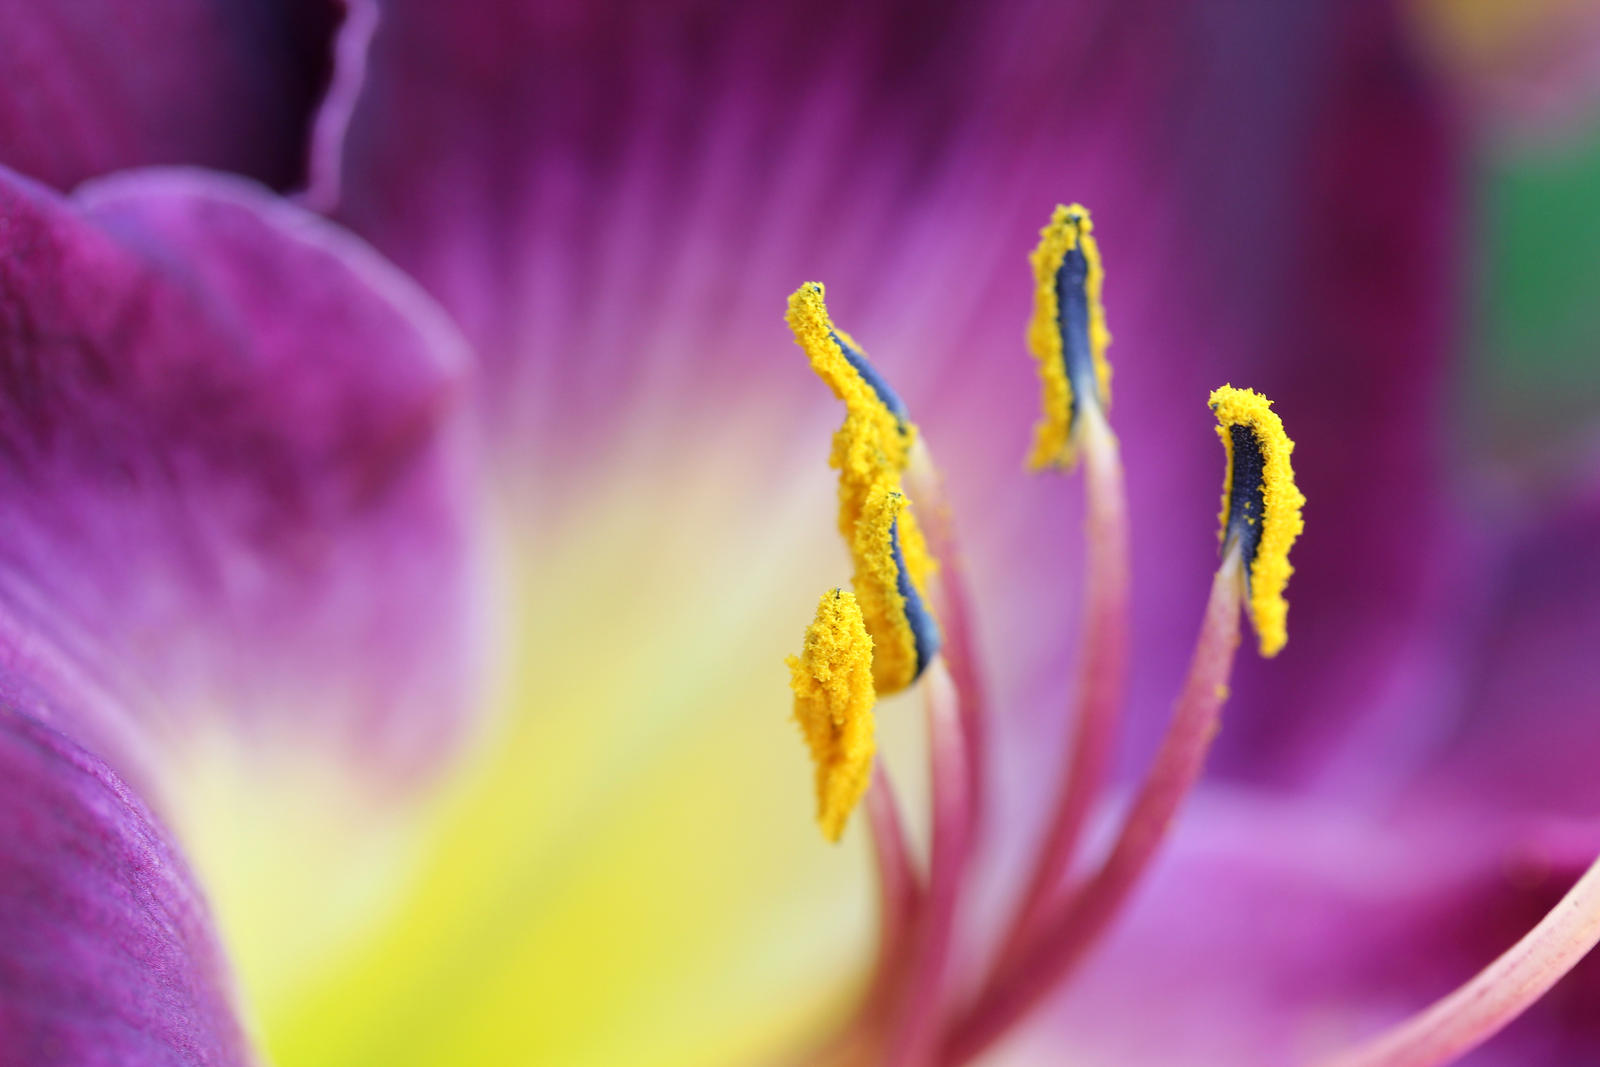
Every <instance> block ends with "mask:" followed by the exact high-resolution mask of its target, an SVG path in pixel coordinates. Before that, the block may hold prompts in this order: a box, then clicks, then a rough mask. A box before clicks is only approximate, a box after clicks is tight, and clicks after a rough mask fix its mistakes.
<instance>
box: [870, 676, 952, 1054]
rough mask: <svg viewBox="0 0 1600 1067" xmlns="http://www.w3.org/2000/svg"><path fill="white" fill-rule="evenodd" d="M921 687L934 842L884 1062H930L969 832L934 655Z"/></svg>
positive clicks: (948, 690)
mask: <svg viewBox="0 0 1600 1067" xmlns="http://www.w3.org/2000/svg"><path fill="white" fill-rule="evenodd" d="M922 685H923V692H924V697H925V700H926V708H927V720H928V738H929V742H928V749H929V760H930V763H931V771H932V779H933V844H932V847H931V849H930V853H929V861H928V892H927V899H926V901H925V904H924V906H923V907H922V908H921V909H920V910H919V914H918V922H917V929H916V940H915V943H914V945H913V947H912V949H911V954H910V956H909V957H908V968H907V970H906V972H905V979H906V982H905V986H904V988H903V990H902V993H903V997H902V1000H901V1001H900V1004H899V1006H898V1011H897V1012H896V1014H895V1020H894V1024H893V1028H892V1030H891V1033H890V1038H889V1044H888V1049H887V1055H886V1057H885V1059H884V1062H885V1063H887V1064H890V1065H891V1067H921V1065H923V1064H926V1063H928V1062H929V1061H930V1060H931V1058H932V1053H933V1051H934V1049H935V1047H936V1045H937V1042H938V1040H939V1037H940V1030H939V1027H940V1022H941V1019H942V1017H943V1008H944V1001H945V995H946V991H947V987H948V971H949V957H950V948H951V943H952V941H953V939H954V933H955V917H956V907H957V902H958V901H959V899H960V895H961V889H962V883H963V874H964V872H965V869H966V865H967V864H966V860H967V852H968V846H969V844H970V842H971V830H972V819H971V815H972V805H971V802H970V798H969V797H968V795H967V782H968V780H969V778H968V774H969V770H968V766H967V756H966V752H965V748H966V744H965V735H964V733H963V731H962V727H961V718H960V709H959V707H958V702H957V696H956V691H955V685H954V683H953V682H952V680H951V678H950V674H949V671H948V670H947V669H946V668H945V666H944V663H943V662H942V661H941V660H934V662H933V663H932V664H930V665H929V667H928V669H927V672H926V674H925V675H924V677H923V682H922Z"/></svg>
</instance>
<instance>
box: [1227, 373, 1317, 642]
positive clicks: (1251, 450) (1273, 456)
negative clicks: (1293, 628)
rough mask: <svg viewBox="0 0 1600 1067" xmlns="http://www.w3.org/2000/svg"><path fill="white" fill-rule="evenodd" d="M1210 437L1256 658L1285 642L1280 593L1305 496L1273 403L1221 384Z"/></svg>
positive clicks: (1291, 444)
mask: <svg viewBox="0 0 1600 1067" xmlns="http://www.w3.org/2000/svg"><path fill="white" fill-rule="evenodd" d="M1210 404H1211V410H1212V411H1213V412H1214V413H1215V414H1216V416H1217V436H1218V437H1219V438H1221V439H1222V447H1223V450H1224V451H1225V452H1226V453H1227V457H1228V464H1227V473H1226V475H1225V476H1224V478H1223V483H1222V514H1221V516H1220V521H1221V523H1222V530H1221V534H1220V537H1221V539H1222V543H1223V549H1224V551H1227V549H1228V548H1229V547H1230V546H1231V545H1233V544H1237V546H1238V550H1239V553H1240V558H1241V559H1242V560H1243V562H1244V564H1245V566H1246V568H1247V569H1246V572H1245V573H1246V575H1247V580H1248V582H1249V593H1250V596H1249V600H1248V601H1247V603H1246V608H1247V610H1248V613H1249V615H1250V622H1251V625H1252V626H1254V627H1255V631H1256V636H1257V638H1258V639H1259V641H1260V648H1261V654H1262V655H1263V656H1275V655H1277V654H1278V651H1279V650H1280V649H1282V648H1283V646H1284V644H1285V642H1287V641H1288V639H1289V633H1288V614H1289V605H1288V602H1287V601H1286V600H1284V596H1283V591H1284V588H1285V587H1286V586H1287V585H1288V583H1289V575H1290V574H1292V573H1294V568H1293V567H1291V566H1290V565H1289V549H1290V547H1291V546H1292V545H1293V544H1294V542H1295V538H1297V537H1299V536H1300V532H1301V531H1302V530H1303V529H1305V520H1304V519H1303V518H1302V517H1301V514H1300V512H1301V508H1303V507H1304V506H1305V502H1306V498H1305V496H1304V495H1302V494H1301V492H1300V490H1299V489H1298V488H1297V487H1296V486H1295V484H1294V470H1293V468H1292V467H1291V466H1290V464H1289V455H1290V453H1292V452H1293V451H1294V442H1293V441H1290V440H1289V438H1288V435H1287V434H1285V433H1284V432H1283V420H1282V419H1280V418H1278V416H1277V413H1275V412H1274V411H1273V410H1272V401H1270V400H1268V399H1267V398H1266V397H1264V396H1262V395H1261V394H1259V393H1257V392H1255V391H1254V390H1252V389H1235V388H1234V387H1233V386H1231V385H1225V386H1223V387H1222V388H1220V389H1218V390H1216V391H1215V392H1213V393H1212V394H1211V399H1210Z"/></svg>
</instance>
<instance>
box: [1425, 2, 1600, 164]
mask: <svg viewBox="0 0 1600 1067" xmlns="http://www.w3.org/2000/svg"><path fill="white" fill-rule="evenodd" d="M1410 6H1411V7H1412V8H1413V10H1414V13H1415V16H1416V20H1417V24H1418V27H1419V29H1420V31H1421V36H1422V38H1423V40H1424V41H1425V42H1426V45H1427V47H1428V51H1429V53H1430V58H1431V59H1432V60H1433V62H1434V63H1435V64H1436V66H1437V68H1438V69H1439V71H1440V72H1441V73H1442V74H1444V75H1445V76H1446V77H1447V78H1448V79H1449V80H1450V81H1452V82H1453V83H1454V87H1455V88H1456V90H1457V91H1458V93H1459V94H1460V96H1461V97H1462V99H1463V100H1464V101H1465V102H1466V103H1467V104H1469V105H1471V107H1472V109H1473V110H1474V111H1475V112H1477V115H1476V116H1475V117H1478V118H1480V119H1482V120H1486V125H1488V126H1490V127H1491V128H1493V130H1494V132H1496V133H1499V134H1502V135H1505V134H1510V135H1511V136H1512V137H1515V138H1519V139H1526V138H1530V137H1535V138H1551V137H1552V136H1558V135H1559V134H1560V133H1562V132H1563V131H1565V130H1570V129H1572V128H1573V127H1575V126H1576V125H1577V124H1578V123H1579V122H1581V121H1582V120H1584V119H1587V118H1590V117H1592V116H1593V114H1594V112H1595V109H1596V107H1597V106H1600V9H1597V8H1596V7H1595V5H1594V4H1592V3H1589V2H1588V0H1523V2H1521V3H1515V4H1507V3H1496V2H1495V0H1412V2H1411V4H1410Z"/></svg>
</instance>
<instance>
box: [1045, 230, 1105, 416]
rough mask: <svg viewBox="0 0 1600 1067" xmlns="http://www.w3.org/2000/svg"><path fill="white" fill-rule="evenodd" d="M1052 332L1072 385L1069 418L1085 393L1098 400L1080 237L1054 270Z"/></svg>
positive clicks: (1085, 266) (1086, 268) (1086, 265)
mask: <svg viewBox="0 0 1600 1067" xmlns="http://www.w3.org/2000/svg"><path fill="white" fill-rule="evenodd" d="M1056 329H1057V330H1059V331H1060V332H1061V369H1062V370H1063V371H1065V372H1066V375H1067V381H1068V382H1070V383H1072V415H1073V417H1074V418H1076V417H1077V414H1078V403H1079V400H1078V398H1079V397H1080V396H1082V395H1083V394H1085V393H1087V394H1089V395H1091V396H1094V397H1095V398H1096V399H1097V400H1098V399H1099V388H1098V385H1097V382H1096V378H1095V372H1094V353H1093V351H1092V350H1091V349H1090V347H1089V259H1088V257H1087V256H1085V255H1084V254H1083V238H1082V237H1079V238H1078V244H1077V246H1075V247H1073V248H1069V249H1067V254H1066V255H1065V256H1063V257H1062V259H1061V266H1060V267H1059V268H1057V270H1056Z"/></svg>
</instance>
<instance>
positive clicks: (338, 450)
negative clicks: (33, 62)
mask: <svg viewBox="0 0 1600 1067" xmlns="http://www.w3.org/2000/svg"><path fill="white" fill-rule="evenodd" d="M0 309H3V311H0V459H3V462H0V498H3V499H4V500H5V501H6V507H5V508H4V509H0V544H3V546H4V548H3V550H0V602H3V604H4V605H5V607H6V608H7V610H8V613H9V614H11V615H13V616H15V617H16V618H18V619H20V620H21V621H22V625H23V627H24V628H25V629H26V631H27V632H28V633H29V635H30V638H31V639H32V640H33V641H34V642H35V643H38V642H40V641H42V642H44V643H45V644H47V645H49V646H52V647H56V648H59V649H61V650H63V651H64V653H65V659H66V661H68V662H70V663H76V664H78V665H80V667H81V668H82V670H83V671H84V673H93V674H94V675H95V676H96V677H98V678H102V679H106V680H108V681H109V683H110V684H111V685H112V687H113V688H114V689H115V690H116V691H118V692H124V693H131V694H135V695H136V696H137V695H138V694H143V693H151V694H153V695H154V696H155V697H156V698H157V699H156V700H153V701H145V700H142V699H140V700H138V701H137V703H136V706H134V707H133V708H132V710H131V712H125V713H124V714H130V713H131V714H133V715H135V716H136V717H138V718H139V719H140V720H141V722H142V723H143V725H145V726H149V727H156V726H160V727H162V728H166V729H171V730H179V731H181V730H182V729H184V728H185V726H186V725H187V724H190V723H192V722H193V721H194V719H193V717H194V716H196V715H209V716H212V717H213V721H214V722H218V723H226V725H227V727H228V728H229V729H236V730H243V731H245V732H246V733H247V734H248V733H249V731H251V730H253V729H256V728H260V729H262V730H263V731H266V730H276V731H280V732H281V730H282V729H283V728H284V727H285V726H286V725H287V726H288V727H290V728H293V729H296V730H299V729H307V730H314V731H316V732H317V735H318V736H322V737H331V738H332V739H333V740H334V741H336V742H338V743H340V744H343V745H345V746H347V747H348V748H349V750H350V751H351V752H353V753H359V754H360V757H361V762H360V763H359V764H357V765H358V766H360V767H362V768H369V769H377V768H389V769H391V770H396V769H399V770H405V769H411V768H416V767H420V766H422V765H426V764H429V763H431V762H432V761H434V760H436V759H437V758H438V757H439V756H440V755H441V754H442V753H443V752H444V751H446V750H447V749H448V744H447V743H446V742H448V741H449V739H450V738H452V737H453V736H455V731H456V728H457V726H458V725H459V724H460V722H461V716H462V714H463V713H464V710H465V709H466V708H467V707H469V706H470V705H471V703H472V702H473V700H474V696H475V693H474V690H473V686H472V684H471V679H472V677H473V663H472V662H470V656H471V655H472V652H473V649H474V648H475V646H476V640H475V638H476V634H475V631H474V628H473V622H472V620H473V618H474V606H475V600H474V593H473V589H474V584H473V580H474V575H475V564H474V560H475V558H476V557H475V547H474V543H473V540H472V536H471V534H470V532H469V525H470V523H469V520H470V518H471V516H470V514H469V508H470V503H469V498H470V481H469V478H470V475H469V474H468V473H467V471H468V465H469V463H470V460H469V459H468V457H467V455H466V452H465V448H466V441H465V434H464V428H463V425H462V422H461V411H460V405H459V404H458V399H459V397H460V395H461V393H462V391H463V378H464V375H465V374H466V372H467V370H468V355H467V352H466V350H465V348H464V346H463V344H462V342H461V341H460V339H459V338H458V337H457V335H456V334H455V333H454V332H453V331H452V330H451V328H450V327H449V325H448V323H447V322H446V320H445V319H444V318H443V317H442V316H441V315H439V314H438V312H437V311H436V310H435V309H434V308H433V306H432V304H431V303H430V302H429V301H428V300H427V299H426V298H425V297H423V296H422V295H421V294H420V293H418V292H417V291H416V290H415V289H414V288H412V287H411V286H409V284H408V283H406V281H405V280H404V279H403V278H402V277H401V276H400V275H399V274H398V273H397V272H395V271H394V270H393V269H392V268H389V267H388V266H387V265H386V264H384V263H383V262H382V261H381V260H380V259H379V258H378V257H377V256H375V255H374V254H373V253H372V252H371V251H370V250H368V249H366V248H364V247H363V246H361V245H360V244H359V242H356V241H354V240H352V239H350V238H349V237H348V236H346V235H343V234H340V233H338V232H337V231H335V230H334V228H333V227H330V226H328V225H327V224H326V223H323V222H321V221H320V220H319V219H317V218H316V217H314V216H311V215H309V214H307V213H305V212H301V211H299V210H297V209H294V208H292V207H289V206H287V205H285V204H283V203H282V202H280V201H276V200H275V199H273V198H272V197H270V196H269V195H268V194H267V193H266V192H265V191H264V190H261V189H260V188H259V187H256V186H254V185H252V184H250V183H246V182H244V181H242V180H238V179H224V178H218V177H213V176H208V175H205V174H203V173H200V172H193V173H187V172H170V173H166V172H154V173H147V174H135V175H130V176H126V177H122V178H118V179H114V180H109V181H106V182H103V183H99V184H96V185H93V186H90V187H86V188H85V190H84V191H83V192H82V193H81V194H80V196H79V198H78V203H77V204H74V203H73V202H72V201H68V200H63V199H60V198H58V197H57V196H55V195H54V194H52V193H50V192H48V191H46V190H44V189H42V188H40V187H38V186H34V185H31V184H30V183H27V182H25V181H21V180H18V179H15V178H11V177H6V176H4V175H3V174H0ZM63 669H66V668H63ZM219 717H225V718H219ZM78 725H79V726H80V727H81V728H83V729H92V730H94V731H96V734H95V736H97V737H98V736H104V732H105V731H106V730H107V729H108V728H109V729H115V725H114V724H112V726H110V727H108V724H106V723H103V722H101V723H88V724H78ZM74 736H79V737H83V736H85V735H83V734H80V733H75V734H74ZM96 747H98V746H96ZM119 766H120V764H119Z"/></svg>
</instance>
